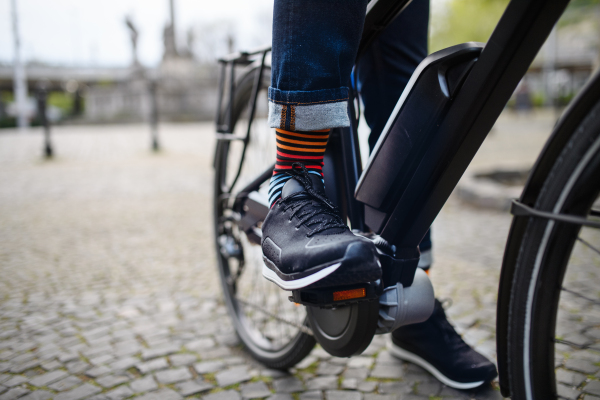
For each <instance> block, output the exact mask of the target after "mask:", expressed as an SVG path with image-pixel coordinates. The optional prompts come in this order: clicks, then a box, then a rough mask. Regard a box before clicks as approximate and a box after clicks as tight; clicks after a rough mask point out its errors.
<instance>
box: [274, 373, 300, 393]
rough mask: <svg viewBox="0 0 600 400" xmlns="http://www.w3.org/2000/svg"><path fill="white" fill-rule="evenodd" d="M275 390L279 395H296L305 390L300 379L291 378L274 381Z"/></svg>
mask: <svg viewBox="0 0 600 400" xmlns="http://www.w3.org/2000/svg"><path fill="white" fill-rule="evenodd" d="M273 389H275V392H277V393H294V392H301V391H302V390H304V385H303V384H302V381H301V380H300V379H298V378H296V377H293V376H290V377H288V378H283V379H275V380H274V381H273Z"/></svg>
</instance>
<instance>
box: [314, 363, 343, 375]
mask: <svg viewBox="0 0 600 400" xmlns="http://www.w3.org/2000/svg"><path fill="white" fill-rule="evenodd" d="M342 371H344V367H343V366H341V365H333V364H331V363H328V362H322V363H320V364H319V367H318V368H317V375H339V374H341V373H342Z"/></svg>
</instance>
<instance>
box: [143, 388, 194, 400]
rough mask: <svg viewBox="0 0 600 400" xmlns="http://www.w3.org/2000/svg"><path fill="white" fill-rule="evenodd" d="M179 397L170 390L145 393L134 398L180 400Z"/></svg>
mask: <svg viewBox="0 0 600 400" xmlns="http://www.w3.org/2000/svg"><path fill="white" fill-rule="evenodd" d="M182 398H183V397H181V396H180V395H179V394H178V393H177V392H175V391H173V390H171V389H166V388H164V389H160V390H158V391H156V392H152V393H146V394H145V395H143V396H140V397H136V398H135V399H136V400H180V399H182Z"/></svg>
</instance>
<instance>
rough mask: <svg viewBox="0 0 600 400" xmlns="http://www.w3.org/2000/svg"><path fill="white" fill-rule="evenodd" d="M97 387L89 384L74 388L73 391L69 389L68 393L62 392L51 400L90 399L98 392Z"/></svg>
mask: <svg viewBox="0 0 600 400" xmlns="http://www.w3.org/2000/svg"><path fill="white" fill-rule="evenodd" d="M101 390H102V389H100V388H99V387H98V386H94V385H90V384H89V383H84V384H83V385H81V386H78V387H76V388H75V389H71V390H69V391H68V392H63V393H61V394H58V395H56V397H54V399H53V400H79V399H85V398H86V397H90V396H91V395H93V394H96V393H98V392H100V391H101Z"/></svg>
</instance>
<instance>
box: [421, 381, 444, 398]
mask: <svg viewBox="0 0 600 400" xmlns="http://www.w3.org/2000/svg"><path fill="white" fill-rule="evenodd" d="M440 390H442V385H441V383H439V382H438V381H437V380H435V381H434V380H429V381H426V382H419V384H418V386H417V393H419V394H420V395H423V396H436V395H437V394H438V393H439V392H440Z"/></svg>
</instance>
